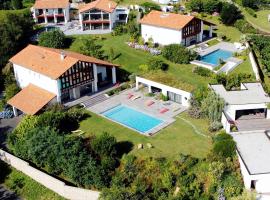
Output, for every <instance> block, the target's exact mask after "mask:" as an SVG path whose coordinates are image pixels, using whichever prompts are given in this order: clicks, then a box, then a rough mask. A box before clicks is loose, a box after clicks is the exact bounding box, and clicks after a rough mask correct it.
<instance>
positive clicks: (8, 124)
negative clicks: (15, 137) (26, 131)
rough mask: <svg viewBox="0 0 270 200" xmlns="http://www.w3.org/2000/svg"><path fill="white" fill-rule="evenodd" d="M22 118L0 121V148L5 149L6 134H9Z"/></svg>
mask: <svg viewBox="0 0 270 200" xmlns="http://www.w3.org/2000/svg"><path fill="white" fill-rule="evenodd" d="M21 119H22V116H19V117H13V118H11V119H1V121H0V147H3V148H5V147H6V139H7V134H8V133H9V132H11V131H12V130H13V129H14V128H15V127H16V126H17V125H18V124H19V122H20V121H21Z"/></svg>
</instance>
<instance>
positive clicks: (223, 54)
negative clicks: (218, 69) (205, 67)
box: [200, 49, 233, 65]
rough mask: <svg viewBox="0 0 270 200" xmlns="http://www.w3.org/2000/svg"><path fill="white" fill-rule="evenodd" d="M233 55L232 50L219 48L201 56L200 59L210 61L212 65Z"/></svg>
mask: <svg viewBox="0 0 270 200" xmlns="http://www.w3.org/2000/svg"><path fill="white" fill-rule="evenodd" d="M232 55H233V53H232V52H231V51H224V50H221V49H218V50H216V51H213V52H211V53H209V54H207V55H205V56H202V57H201V58H200V61H203V62H206V63H210V64H212V65H219V59H222V60H226V59H228V58H230V57H232Z"/></svg>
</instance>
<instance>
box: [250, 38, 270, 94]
mask: <svg viewBox="0 0 270 200" xmlns="http://www.w3.org/2000/svg"><path fill="white" fill-rule="evenodd" d="M250 42H251V45H252V48H253V49H254V51H255V53H256V55H257V57H258V58H259V59H258V61H259V64H260V65H259V67H260V72H261V73H260V77H261V80H262V81H263V84H264V89H265V90H266V92H267V93H270V78H269V76H270V48H269V47H270V38H269V37H267V36H262V35H253V36H251V38H250Z"/></svg>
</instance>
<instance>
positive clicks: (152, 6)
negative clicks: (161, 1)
mask: <svg viewBox="0 0 270 200" xmlns="http://www.w3.org/2000/svg"><path fill="white" fill-rule="evenodd" d="M141 6H142V7H144V9H145V14H148V13H150V11H152V10H161V7H160V6H159V5H158V4H156V3H153V2H145V3H142V4H141Z"/></svg>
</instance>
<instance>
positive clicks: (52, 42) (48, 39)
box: [38, 30, 66, 49]
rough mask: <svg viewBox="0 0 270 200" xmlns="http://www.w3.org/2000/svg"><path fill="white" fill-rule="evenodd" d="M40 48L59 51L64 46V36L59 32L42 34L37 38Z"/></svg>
mask: <svg viewBox="0 0 270 200" xmlns="http://www.w3.org/2000/svg"><path fill="white" fill-rule="evenodd" d="M38 43H39V45H40V46H44V47H50V48H56V49H61V48H64V47H65V46H66V36H65V34H64V33H63V32H62V31H60V30H53V31H48V32H43V33H41V34H40V36H39V38H38Z"/></svg>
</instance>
